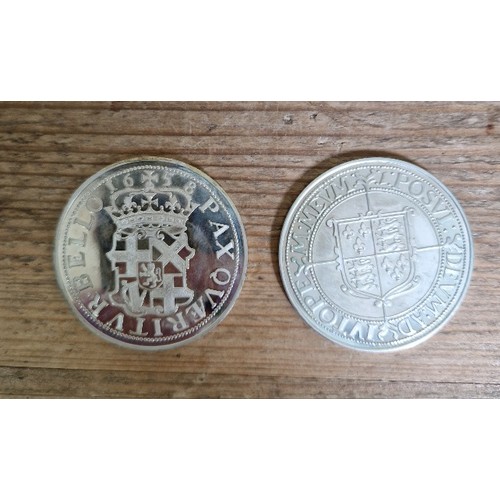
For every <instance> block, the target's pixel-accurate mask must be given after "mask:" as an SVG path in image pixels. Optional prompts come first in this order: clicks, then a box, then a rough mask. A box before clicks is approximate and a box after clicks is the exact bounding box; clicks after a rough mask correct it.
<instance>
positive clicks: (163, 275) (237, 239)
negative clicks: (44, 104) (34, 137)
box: [55, 158, 247, 349]
mask: <svg viewBox="0 0 500 500" xmlns="http://www.w3.org/2000/svg"><path fill="white" fill-rule="evenodd" d="M246 258H247V257H246V242H245V235H244V232H243V227H242V225H241V222H240V218H239V216H238V214H237V212H236V209H235V208H234V206H233V205H232V203H231V201H230V200H229V198H228V197H227V195H226V194H225V193H224V192H223V191H222V189H221V188H220V187H219V186H217V185H216V184H215V183H214V182H213V181H212V180H211V179H209V178H208V177H207V176H205V175H204V174H202V173H201V172H199V171H197V170H196V169H193V168H192V167H189V166H188V165H185V164H183V163H181V162H177V161H174V160H167V159H156V158H152V159H148V158H145V159H137V160H132V161H129V162H122V163H119V164H115V165H113V166H111V167H109V168H108V169H105V170H104V171H102V172H100V173H98V174H96V175H95V176H94V177H92V178H91V179H89V181H87V182H86V183H85V184H84V185H83V186H82V187H81V188H80V189H79V190H78V191H77V192H76V193H75V195H74V196H73V198H72V199H71V200H70V202H69V203H68V206H67V207H66V210H65V212H64V214H63V216H62V218H61V221H60V223H59V227H58V233H57V237H56V250H55V265H56V271H57V274H58V278H59V283H60V285H61V288H62V289H63V291H64V293H65V295H66V297H67V298H68V300H69V301H70V303H71V305H72V306H73V308H74V309H75V311H76V313H77V315H78V316H79V317H80V319H82V320H83V321H84V323H85V324H86V325H87V326H89V327H90V328H91V329H92V330H93V331H95V332H96V333H98V334H99V335H101V336H102V337H104V338H106V339H109V340H112V341H115V342H118V343H122V344H126V345H130V346H132V347H139V348H150V349H159V348H167V347H172V346H176V345H180V344H182V343H185V342H186V341H188V340H190V339H192V338H193V337H195V336H197V335H200V334H202V333H204V332H206V331H207V330H208V329H210V328H211V327H212V326H214V325H215V324H216V323H218V322H219V321H220V320H221V319H222V318H223V317H224V316H225V315H226V314H227V312H228V311H229V309H230V308H231V306H232V304H233V303H234V301H235V299H236V297H237V295H238V293H239V290H240V287H241V285H242V283H243V278H244V273H245V268H246Z"/></svg>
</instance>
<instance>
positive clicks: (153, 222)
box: [106, 171, 197, 316]
mask: <svg viewBox="0 0 500 500" xmlns="http://www.w3.org/2000/svg"><path fill="white" fill-rule="evenodd" d="M153 181H155V182H156V183H157V184H155V183H154V182H153ZM125 186H126V187H125V188H124V189H121V190H118V191H115V192H113V193H112V195H111V202H112V205H111V206H110V207H107V208H106V210H107V212H108V213H109V215H110V216H111V218H112V219H113V222H114V224H115V226H116V230H115V233H114V235H113V248H112V250H111V251H109V252H108V253H107V254H106V256H107V258H108V259H109V261H110V262H111V269H112V271H113V273H114V290H112V291H111V292H110V297H111V300H112V302H113V303H114V304H115V305H118V306H120V307H121V308H123V309H124V310H125V311H126V312H127V313H128V314H130V315H133V316H144V315H146V314H154V315H159V316H168V315H170V314H173V313H175V312H176V311H177V309H178V308H179V306H180V305H183V304H188V303H190V302H191V301H192V299H193V291H192V290H190V289H189V287H188V286H187V282H186V274H187V269H189V261H190V260H191V258H192V257H193V256H194V253H195V250H194V249H193V248H191V247H190V246H189V242H188V237H187V234H186V223H187V221H188V218H189V216H190V215H191V213H192V212H193V210H194V209H195V208H196V206H197V205H195V204H193V203H192V200H191V195H192V193H193V190H194V187H195V186H194V183H192V182H191V183H188V184H187V185H186V186H184V187H173V186H171V181H170V179H169V178H168V177H166V178H164V179H163V180H162V181H160V179H159V175H158V173H155V172H150V171H145V172H143V173H142V174H141V185H140V186H134V185H133V182H132V181H131V180H130V179H129V181H128V183H125ZM127 186H128V187H127Z"/></svg>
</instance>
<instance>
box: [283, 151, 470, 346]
mask: <svg viewBox="0 0 500 500" xmlns="http://www.w3.org/2000/svg"><path fill="white" fill-rule="evenodd" d="M472 261H473V246H472V236H471V232H470V228H469V226H468V223H467V220H466V218H465V215H464V213H463V211H462V209H461V207H460V205H459V204H458V202H457V200H456V199H455V198H454V197H453V195H452V194H451V193H450V192H449V191H448V189H447V188H446V187H445V186H444V185H443V184H442V183H441V182H440V181H438V180H437V179H436V178H435V177H433V176H432V175H430V174H429V173H427V172H426V171H425V170H423V169H422V168H420V167H417V166H415V165H413V164H410V163H408V162H405V161H400V160H393V159H388V158H367V159H361V160H355V161H351V162H348V163H344V164H342V165H340V166H338V167H335V168H332V169H331V170H329V171H327V172H325V173H324V174H323V175H321V176H320V177H318V178H317V179H316V180H314V181H313V182H312V183H311V184H310V185H309V186H308V187H307V188H306V189H305V190H304V191H303V192H302V193H301V194H300V195H299V197H298V198H297V200H296V201H295V203H294V204H293V206H292V208H291V209H290V211H289V213H288V215H287V217H286V220H285V223H284V226H283V230H282V234H281V240H280V250H279V263H280V270H281V275H282V280H283V283H284V287H285V290H286V292H287V294H288V297H289V299H290V301H291V303H292V305H293V306H294V307H295V308H296V310H297V311H298V312H299V314H300V315H301V317H302V318H303V319H304V320H305V321H306V322H307V323H308V324H309V325H310V326H311V327H312V328H314V329H315V330H316V331H318V332H319V333H321V334H322V335H324V336H325V337H326V338H328V339H330V340H332V341H334V342H336V343H339V344H341V345H343V346H345V347H351V348H354V349H359V350H365V351H381V352H384V351H392V350H396V349H401V348H405V347H410V346H413V345H416V344H418V343H419V342H422V341H423V340H425V339H427V338H428V337H429V336H431V335H432V334H433V333H435V332H436V331H437V330H438V329H439V328H440V327H442V326H443V324H444V323H445V322H446V321H447V320H448V319H449V318H450V316H451V315H452V314H453V312H454V311H456V309H457V307H458V306H459V304H460V302H461V300H462V299H463V297H464V295H465V292H466V289H467V286H468V284H469V281H470V276H471V272H472Z"/></svg>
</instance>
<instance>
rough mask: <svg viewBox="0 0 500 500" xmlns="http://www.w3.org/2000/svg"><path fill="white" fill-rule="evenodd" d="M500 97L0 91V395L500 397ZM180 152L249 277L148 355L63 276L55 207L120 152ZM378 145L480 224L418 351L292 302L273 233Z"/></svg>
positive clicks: (374, 152)
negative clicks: (243, 244) (110, 95)
mask: <svg viewBox="0 0 500 500" xmlns="http://www.w3.org/2000/svg"><path fill="white" fill-rule="evenodd" d="M499 153H500V105H499V104H496V103H486V102H484V103H483V102H480V103H447V102H439V103H404V102H402V103H383V102H381V103H348V102H343V103H318V102H291V103H284V102H243V103H237V102H231V103H220V102H209V103H207V102H188V103H182V102H173V103H165V102H162V103H149V102H148V103H121V102H120V103H116V102H113V103H110V102H98V103H95V102H93V103H83V102H75V103H48V102H47V103H45V102H44V103H27V102H20V103H2V104H0V172H1V174H2V179H1V185H0V234H1V240H0V259H1V263H2V265H1V272H0V394H1V395H2V396H3V397H22V398H24V397H84V398H87V397H106V398H111V397H151V398H160V397H174V398H181V397H184V398H185V397H188V398H189V397H237V398H240V397H251V398H284V397H299V398H302V397H342V398H354V397H364V398H375V397H392V398H401V397H461V398H469V397H497V396H499V395H500V332H499V327H498V325H499V323H500V287H499V286H498V271H499V269H498V268H499V263H500V258H499V253H498V240H499V238H500V229H499V222H500V217H499V216H500V158H499ZM138 155H157V156H166V157H172V158H177V159H179V160H182V161H185V162H187V163H189V164H191V165H193V166H195V167H198V168H200V169H201V170H203V171H204V172H206V173H207V174H208V175H210V176H211V177H213V178H214V179H216V180H217V181H218V182H219V183H220V184H221V185H222V187H223V188H224V189H225V190H226V191H227V193H228V194H229V195H230V196H231V198H232V200H233V201H234V203H235V205H236V206H237V208H238V210H239V212H240V215H241V217H242V219H243V222H244V224H245V228H246V232H247V237H248V245H249V265H248V275H247V279H246V282H245V285H244V287H243V290H242V292H241V295H240V297H239V299H238V301H237V303H236V305H235V307H234V309H233V310H232V312H231V314H230V315H229V316H228V317H227V318H226V319H225V320H224V321H223V322H222V323H221V324H220V325H219V326H218V327H217V328H216V329H215V330H213V331H212V332H210V333H209V334H208V335H207V336H205V337H204V338H202V339H200V340H198V341H196V342H193V343H192V344H190V345H188V346H185V347H182V348H180V349H174V350H170V351H163V352H158V353H145V352H135V351H133V350H129V349H125V348H121V347H118V346H115V345H112V344H110V343H107V342H105V341H103V340H101V339H100V338H98V337H97V336H95V335H93V334H92V333H90V332H88V331H87V330H86V329H85V328H84V327H83V326H82V325H81V324H80V323H79V322H78V321H77V320H76V319H75V317H74V316H73V314H72V313H71V312H70V310H69V308H68V306H67V304H66V302H65V300H64V299H63V297H62V294H61V293H60V291H59V290H58V287H57V285H56V281H55V277H54V271H53V267H52V249H53V240H54V232H55V227H56V224H57V221H58V218H59V215H60V213H61V211H62V209H63V207H64V206H65V204H66V202H67V201H68V199H69V197H70V196H71V194H72V192H73V191H74V190H75V189H76V188H77V187H78V186H79V185H80V184H81V183H82V182H83V181H84V180H85V179H86V178H87V177H88V176H90V175H92V174H93V173H95V172H97V171H98V170H100V169H101V168H103V167H105V166H106V165H109V164H110V163H113V162H115V161H118V160H122V159H126V158H130V157H134V156H138ZM366 156H389V157H394V158H402V159H406V160H408V161H411V162H413V163H416V164H417V165H420V166H421V167H423V168H425V169H427V170H428V171H429V172H431V173H432V174H434V175H435V176H437V177H438V178H439V179H440V180H441V181H443V182H444V183H445V184H446V185H447V186H448V187H449V188H450V190H451V191H452V192H453V193H454V194H455V196H456V197H457V198H458V200H459V201H460V202H461V204H462V206H463V208H464V210H465V212H466V215H467V217H468V219H469V222H470V224H471V226H472V230H473V234H474V240H475V265H474V275H473V279H472V283H471V286H470V288H469V292H468V294H467V297H466V299H465V301H464V302H463V304H462V306H461V308H460V310H459V311H458V313H457V314H456V315H455V316H454V317H453V319H452V320H451V322H450V323H448V324H447V325H446V326H445V327H444V329H443V330H441V331H440V332H439V333H438V334H437V335H435V336H434V337H432V338H431V339H429V340H428V341H426V342H424V343H423V344H421V345H419V346H417V347H415V348H413V349H409V350H406V351H401V352H396V353H389V354H370V353H362V352H357V351H353V350H349V349H346V348H343V347H340V346H337V345H335V344H333V343H331V342H329V341H327V340H325V339H324V338H323V337H321V336H320V335H319V334H317V333H315V332H314V331H313V330H311V329H310V328H309V327H307V326H306V325H305V324H304V322H303V321H302V320H301V319H300V317H299V316H298V314H297V313H296V312H295V310H294V309H293V308H292V306H291V305H290V303H289V302H288V300H287V298H286V296H285V293H284V291H283V288H282V285H281V281H280V278H279V269H278V262H277V253H278V240H279V235H280V230H281V226H282V224H283V221H284V218H285V215H286V213H287V211H288V209H289V207H290V206H291V204H292V202H293V200H294V199H295V197H296V196H297V195H298V194H299V193H300V192H301V191H302V189H303V188H304V187H305V186H306V185H307V184H308V183H309V182H310V181H311V180H313V179H314V178H315V177H316V176H318V175H319V174H321V173H322V172H324V171H326V170H327V169H329V168H330V167H333V166H335V165H338V164H339V163H342V162H344V161H347V160H351V159H355V158H361V157H366Z"/></svg>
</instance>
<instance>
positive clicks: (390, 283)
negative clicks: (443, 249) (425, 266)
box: [327, 210, 417, 307]
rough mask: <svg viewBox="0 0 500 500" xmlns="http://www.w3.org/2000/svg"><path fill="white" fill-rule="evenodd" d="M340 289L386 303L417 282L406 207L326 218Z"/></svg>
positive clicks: (384, 304)
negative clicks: (357, 215) (331, 239)
mask: <svg viewBox="0 0 500 500" xmlns="http://www.w3.org/2000/svg"><path fill="white" fill-rule="evenodd" d="M327 225H328V226H329V227H332V228H333V236H334V251H335V253H336V255H337V262H338V269H339V271H340V273H341V276H342V282H343V284H342V286H341V289H342V290H343V291H344V292H346V293H349V294H351V295H354V296H356V297H363V298H371V299H373V300H374V302H375V304H376V305H379V306H381V307H382V306H387V305H390V303H391V298H393V297H394V296H396V295H399V294H401V293H403V292H406V291H407V290H410V289H411V288H413V287H414V286H415V284H416V282H417V278H416V277H415V266H414V258H413V248H412V246H411V244H410V235H409V229H408V228H409V225H408V210H402V211H400V212H389V213H377V214H374V213H373V212H368V214H367V215H360V216H359V217H353V218H345V219H329V220H328V221H327Z"/></svg>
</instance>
